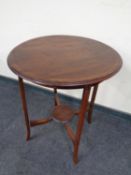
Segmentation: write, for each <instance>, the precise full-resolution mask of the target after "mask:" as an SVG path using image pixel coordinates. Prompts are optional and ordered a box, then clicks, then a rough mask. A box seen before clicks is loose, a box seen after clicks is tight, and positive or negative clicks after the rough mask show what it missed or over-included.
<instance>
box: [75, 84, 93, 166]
mask: <svg viewBox="0 0 131 175" xmlns="http://www.w3.org/2000/svg"><path fill="white" fill-rule="evenodd" d="M89 94H90V87H85V88H84V90H83V96H82V103H81V108H80V114H79V116H80V117H79V120H78V125H77V131H76V136H75V142H74V154H73V161H74V163H75V164H76V163H77V162H78V149H79V143H80V138H81V134H82V129H83V125H84V118H85V112H86V108H87V104H88V99H89Z"/></svg>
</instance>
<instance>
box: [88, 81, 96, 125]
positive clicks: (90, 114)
mask: <svg viewBox="0 0 131 175" xmlns="http://www.w3.org/2000/svg"><path fill="white" fill-rule="evenodd" d="M97 90H98V84H96V85H94V86H93V92H92V96H91V101H90V103H89V105H88V109H87V111H88V117H87V120H88V123H91V122H92V112H93V107H94V102H95V98H96V94H97Z"/></svg>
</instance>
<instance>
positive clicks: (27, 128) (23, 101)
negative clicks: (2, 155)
mask: <svg viewBox="0 0 131 175" xmlns="http://www.w3.org/2000/svg"><path fill="white" fill-rule="evenodd" d="M19 87H20V94H21V100H22V107H23V112H24V117H25V124H26V131H27V132H26V140H27V141H28V140H29V139H30V122H29V117H28V110H27V104H26V97H25V89H24V84H23V80H22V78H20V77H19Z"/></svg>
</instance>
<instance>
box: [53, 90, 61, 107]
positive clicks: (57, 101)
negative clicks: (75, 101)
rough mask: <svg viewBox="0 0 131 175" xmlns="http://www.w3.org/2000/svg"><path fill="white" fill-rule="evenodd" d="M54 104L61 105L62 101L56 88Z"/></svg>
mask: <svg viewBox="0 0 131 175" xmlns="http://www.w3.org/2000/svg"><path fill="white" fill-rule="evenodd" d="M54 104H55V106H58V105H60V99H59V97H58V94H57V89H56V88H54Z"/></svg>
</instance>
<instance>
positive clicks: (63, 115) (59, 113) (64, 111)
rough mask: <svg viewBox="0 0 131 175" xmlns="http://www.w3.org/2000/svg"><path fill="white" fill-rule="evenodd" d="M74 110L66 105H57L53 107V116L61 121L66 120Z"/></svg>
mask: <svg viewBox="0 0 131 175" xmlns="http://www.w3.org/2000/svg"><path fill="white" fill-rule="evenodd" d="M73 115H74V111H73V110H72V109H71V108H70V107H69V106H67V105H58V106H56V107H55V108H54V111H53V114H52V116H53V118H55V119H56V120H59V121H61V122H67V121H69V120H71V119H72V117H73Z"/></svg>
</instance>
